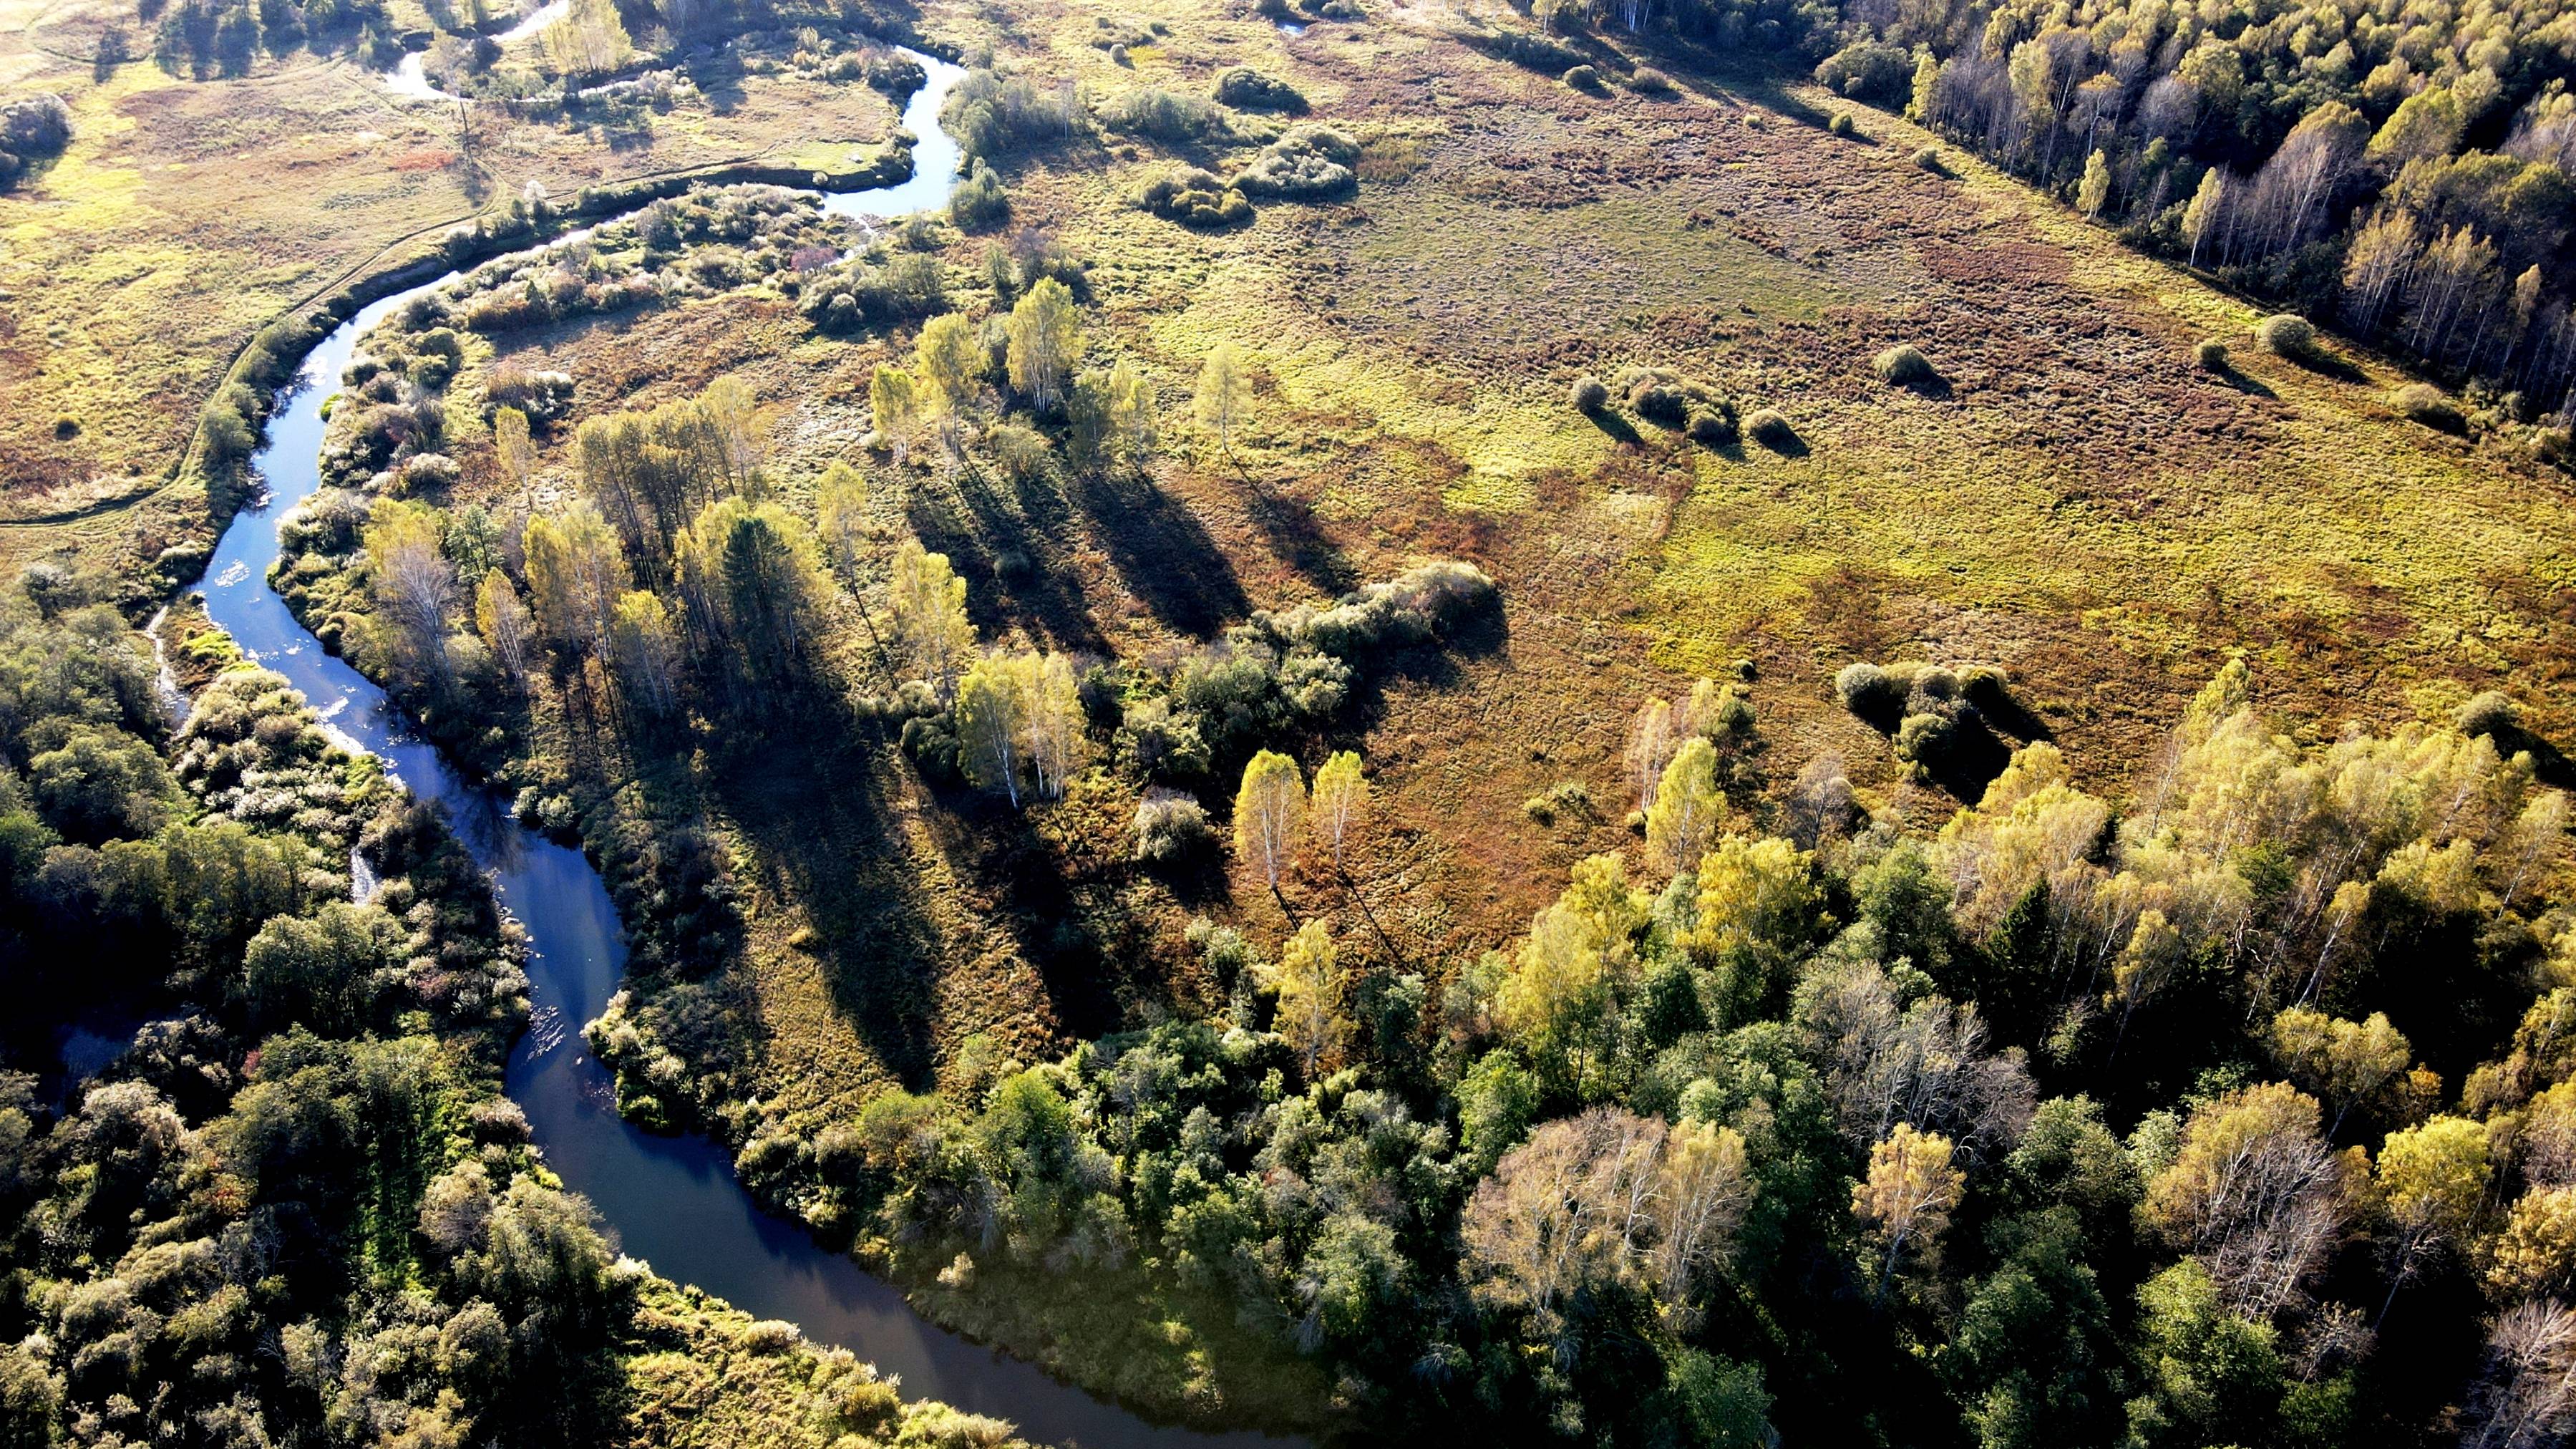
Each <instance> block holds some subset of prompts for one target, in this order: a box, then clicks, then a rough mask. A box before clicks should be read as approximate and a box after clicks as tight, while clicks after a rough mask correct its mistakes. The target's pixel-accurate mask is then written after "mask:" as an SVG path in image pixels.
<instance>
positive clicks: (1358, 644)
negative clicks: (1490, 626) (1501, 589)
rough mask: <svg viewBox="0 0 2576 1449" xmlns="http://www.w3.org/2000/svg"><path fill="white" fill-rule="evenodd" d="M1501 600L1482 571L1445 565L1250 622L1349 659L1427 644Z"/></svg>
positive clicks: (1471, 566) (1429, 565)
mask: <svg viewBox="0 0 2576 1449" xmlns="http://www.w3.org/2000/svg"><path fill="white" fill-rule="evenodd" d="M1499 597H1500V595H1499V594H1497V593H1496V591H1495V589H1494V581H1493V579H1492V578H1490V577H1488V576H1487V575H1486V573H1485V571H1484V570H1483V569H1480V568H1478V567H1476V566H1475V565H1474V564H1471V563H1457V562H1447V561H1444V562H1440V563H1427V564H1423V565H1421V566H1420V567H1418V568H1414V569H1410V570H1408V571H1406V572H1405V573H1403V574H1400V575H1398V576H1396V577H1395V578H1393V579H1391V580H1389V581H1387V582H1385V583H1382V584H1369V585H1367V586H1365V587H1363V588H1361V589H1358V590H1356V591H1355V592H1352V593H1348V594H1344V595H1343V596H1342V598H1341V600H1340V601H1339V602H1338V603H1335V604H1334V605H1332V606H1331V607H1330V608H1325V609H1317V608H1314V607H1313V606H1311V605H1300V606H1298V607H1297V608H1295V609H1291V610H1288V611H1287V612H1285V613H1279V614H1269V613H1264V614H1257V615H1255V616H1254V622H1255V624H1256V625H1258V626H1261V627H1263V628H1266V629H1267V630H1268V631H1269V632H1270V633H1272V634H1275V635H1277V636H1279V637H1280V638H1282V639H1284V640H1286V641H1289V642H1291V643H1297V644H1308V645H1312V646H1313V647H1315V648H1317V649H1321V650H1323V651H1324V652H1325V653H1327V654H1334V655H1339V656H1341V657H1343V658H1346V659H1347V658H1350V657H1351V656H1353V655H1355V654H1357V653H1359V652H1360V651H1362V650H1364V649H1371V648H1377V647H1381V646H1392V645H1406V644H1421V643H1427V642H1429V641H1430V640H1432V639H1435V638H1438V637H1439V636H1440V635H1441V634H1442V633H1444V632H1446V631H1447V630H1448V629H1449V628H1451V627H1452V626H1454V625H1455V624H1457V623H1458V622H1459V621H1461V620H1463V619H1465V618H1467V617H1469V616H1470V615H1473V614H1476V613H1480V612H1482V611H1484V610H1485V609H1488V608H1490V607H1492V605H1493V603H1494V601H1495V600H1496V599H1497V598H1499Z"/></svg>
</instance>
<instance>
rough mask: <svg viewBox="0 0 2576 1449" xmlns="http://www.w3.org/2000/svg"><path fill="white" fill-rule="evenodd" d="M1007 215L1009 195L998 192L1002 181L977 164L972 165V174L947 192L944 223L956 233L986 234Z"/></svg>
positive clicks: (990, 169)
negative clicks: (946, 222) (973, 168)
mask: <svg viewBox="0 0 2576 1449" xmlns="http://www.w3.org/2000/svg"><path fill="white" fill-rule="evenodd" d="M1010 214H1011V194H1010V193H1009V192H1008V191H1005V190H1003V189H1002V178H1001V177H999V176H996V175H994V174H993V168H992V167H990V166H987V165H985V164H984V163H983V162H981V161H978V162H976V163H975V171H974V174H973V175H971V176H968V177H967V178H966V179H965V180H963V181H960V182H958V183H957V186H956V189H955V190H953V191H951V192H949V193H948V221H949V224H950V225H952V226H954V227H956V228H957V229H958V230H959V231H989V230H991V229H992V228H994V227H997V226H1000V225H1001V224H1002V223H1003V221H1005V220H1006V219H1008V218H1009V216H1010Z"/></svg>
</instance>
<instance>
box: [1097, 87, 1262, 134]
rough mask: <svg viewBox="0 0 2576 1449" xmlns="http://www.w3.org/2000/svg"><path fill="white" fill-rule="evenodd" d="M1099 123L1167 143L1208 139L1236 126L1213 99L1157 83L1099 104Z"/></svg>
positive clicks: (1125, 132) (1123, 132)
mask: <svg viewBox="0 0 2576 1449" xmlns="http://www.w3.org/2000/svg"><path fill="white" fill-rule="evenodd" d="M1100 124H1102V125H1103V126H1106V127H1108V128H1109V129H1110V130H1113V131H1117V132H1120V133H1122V134H1125V135H1129V136H1144V137H1147V138H1149V139H1151V140H1156V141H1163V142H1167V143H1180V142H1187V141H1205V140H1210V139H1213V138H1216V137H1220V136H1223V135H1225V134H1227V133H1228V132H1229V131H1231V130H1232V129H1233V127H1232V126H1230V125H1229V124H1228V123H1227V121H1226V118H1225V112H1224V111H1222V110H1220V109H1218V108H1217V106H1216V104H1215V103H1214V102H1212V101H1209V100H1206V99H1205V98H1203V97H1199V96H1186V95H1181V94H1179V93H1178V92H1174V91H1167V90H1163V89H1161V88H1159V87H1155V86H1141V87H1139V88H1137V89H1135V90H1132V91H1128V92H1126V93H1124V94H1122V95H1118V96H1114V97H1112V98H1111V99H1110V101H1109V103H1108V104H1107V105H1105V106H1102V107H1101V108H1100Z"/></svg>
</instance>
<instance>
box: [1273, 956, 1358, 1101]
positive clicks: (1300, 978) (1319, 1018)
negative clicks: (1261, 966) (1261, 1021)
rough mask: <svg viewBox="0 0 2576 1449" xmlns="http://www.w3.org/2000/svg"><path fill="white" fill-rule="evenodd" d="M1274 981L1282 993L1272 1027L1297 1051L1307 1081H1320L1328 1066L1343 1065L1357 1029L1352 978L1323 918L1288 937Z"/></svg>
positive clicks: (1274, 974)
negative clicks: (1352, 1012) (1351, 999)
mask: <svg viewBox="0 0 2576 1449" xmlns="http://www.w3.org/2000/svg"><path fill="white" fill-rule="evenodd" d="M1270 985H1271V987H1272V989H1274V990H1276V991H1277V992H1278V993H1279V1009H1278V1013H1277V1015H1276V1016H1275V1017H1274V1018H1273V1024H1272V1029H1273V1030H1275V1031H1277V1032H1278V1033H1279V1035H1280V1037H1281V1039H1282V1040H1284V1041H1286V1042H1287V1043H1288V1048H1289V1050H1290V1051H1293V1052H1295V1053H1296V1055H1297V1064H1298V1066H1299V1068H1300V1069H1301V1070H1302V1071H1303V1072H1304V1073H1305V1077H1306V1080H1307V1081H1310V1082H1312V1081H1320V1080H1321V1079H1322V1074H1323V1072H1324V1070H1326V1069H1327V1068H1329V1067H1333V1066H1337V1065H1339V1064H1340V1062H1341V1059H1342V1053H1343V1052H1344V1051H1345V1050H1346V1049H1347V1048H1348V1047H1349V1045H1350V1041H1351V1034H1352V1031H1353V1030H1354V1027H1353V1024H1352V1022H1351V1018H1350V1015H1349V1011H1348V1005H1349V1000H1348V998H1349V995H1350V979H1349V976H1348V973H1346V972H1344V971H1343V970H1342V966H1341V951H1340V949H1339V948H1338V947H1336V946H1335V945H1334V944H1333V938H1332V936H1331V935H1330V934H1329V933H1328V932H1326V931H1325V929H1324V923H1323V922H1322V921H1311V920H1310V921H1308V922H1306V923H1305V924H1304V925H1302V926H1299V927H1298V928H1297V933H1296V934H1295V935H1293V936H1290V937H1289V938H1288V944H1286V945H1285V946H1282V947H1281V948H1280V950H1279V964H1278V965H1276V966H1274V967H1272V968H1271V971H1270Z"/></svg>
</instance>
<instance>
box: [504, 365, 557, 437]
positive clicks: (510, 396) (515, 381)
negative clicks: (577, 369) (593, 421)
mask: <svg viewBox="0 0 2576 1449" xmlns="http://www.w3.org/2000/svg"><path fill="white" fill-rule="evenodd" d="M572 392H573V381H572V374H571V373H568V372H539V371H531V370H530V369H528V368H525V367H521V366H519V365H517V364H515V363H510V364H504V365H503V366H501V367H498V368H495V369H494V370H493V372H492V375H491V377H490V378H488V379H487V380H486V381H485V382H484V384H483V405H484V409H485V411H486V412H487V413H492V412H498V411H500V410H501V409H502V408H517V409H518V410H519V411H520V412H522V413H524V414H526V415H527V418H528V421H529V422H532V423H542V422H554V421H556V420H558V419H560V418H562V417H563V416H564V414H566V413H569V412H571V411H572Z"/></svg>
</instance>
